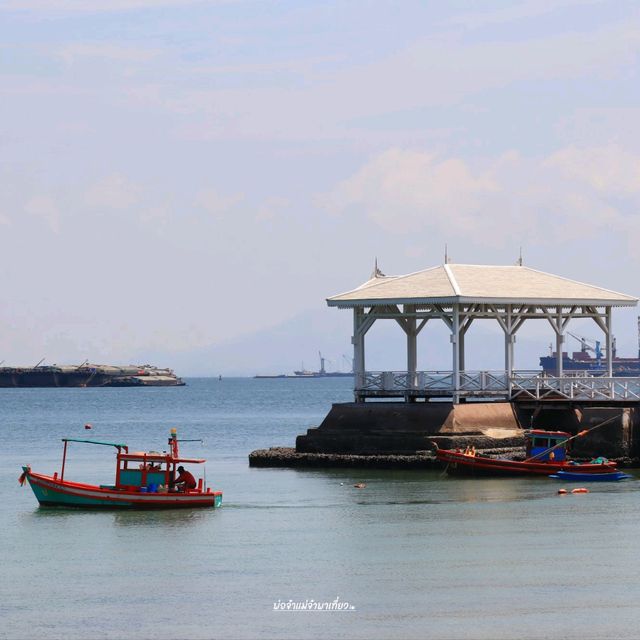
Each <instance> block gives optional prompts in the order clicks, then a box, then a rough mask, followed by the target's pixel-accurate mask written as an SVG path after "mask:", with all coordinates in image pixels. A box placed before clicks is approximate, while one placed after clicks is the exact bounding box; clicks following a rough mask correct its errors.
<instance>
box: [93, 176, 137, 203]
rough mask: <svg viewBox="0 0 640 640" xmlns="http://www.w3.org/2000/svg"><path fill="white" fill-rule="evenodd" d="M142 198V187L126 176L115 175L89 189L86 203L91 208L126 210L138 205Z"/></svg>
mask: <svg viewBox="0 0 640 640" xmlns="http://www.w3.org/2000/svg"><path fill="white" fill-rule="evenodd" d="M141 196H142V187H141V186H139V185H136V184H134V183H133V182H131V181H130V180H129V179H128V178H126V177H125V176H122V175H120V174H113V175H111V176H107V177H106V178H103V179H102V180H100V181H99V182H96V183H95V184H93V185H92V186H91V187H89V188H88V189H87V192H86V194H85V201H86V203H87V204H88V205H89V206H91V207H98V208H106V209H115V210H124V209H128V208H129V207H131V206H132V205H134V204H135V203H137V202H138V201H139V200H140V198H141Z"/></svg>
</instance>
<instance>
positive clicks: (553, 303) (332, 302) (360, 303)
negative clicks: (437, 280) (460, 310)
mask: <svg viewBox="0 0 640 640" xmlns="http://www.w3.org/2000/svg"><path fill="white" fill-rule="evenodd" d="M390 304H415V305H430V304H499V305H505V304H524V305H535V306H538V307H571V306H574V305H578V306H590V307H635V306H637V304H638V299H637V298H631V299H629V300H603V299H593V298H591V299H589V298H471V297H467V296H448V297H442V298H384V299H366V298H363V299H360V300H336V299H334V298H327V305H328V306H330V307H340V308H344V309H351V308H354V307H377V306H382V305H390Z"/></svg>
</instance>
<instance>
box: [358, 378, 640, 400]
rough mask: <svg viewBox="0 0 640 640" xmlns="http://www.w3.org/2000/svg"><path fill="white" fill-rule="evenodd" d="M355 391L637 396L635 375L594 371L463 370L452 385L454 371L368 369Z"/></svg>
mask: <svg viewBox="0 0 640 640" xmlns="http://www.w3.org/2000/svg"><path fill="white" fill-rule="evenodd" d="M355 392H356V395H358V396H361V397H365V396H380V397H385V396H399V395H403V394H407V395H411V394H416V395H425V396H434V397H435V396H441V397H442V396H447V395H451V396H460V397H474V396H475V397H496V396H503V397H505V398H514V399H534V400H544V399H548V400H551V399H567V400H634V401H640V378H639V377H608V376H604V375H602V372H598V371H595V372H594V371H567V372H564V373H563V375H562V376H560V377H557V376H552V375H549V374H547V373H543V372H540V371H514V372H512V374H511V376H509V375H508V372H506V371H462V372H460V374H459V384H458V386H457V388H455V385H454V374H453V372H452V371H416V372H407V371H367V372H365V374H364V375H357V376H356V388H355Z"/></svg>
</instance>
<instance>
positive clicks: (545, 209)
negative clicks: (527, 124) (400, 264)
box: [318, 147, 640, 244]
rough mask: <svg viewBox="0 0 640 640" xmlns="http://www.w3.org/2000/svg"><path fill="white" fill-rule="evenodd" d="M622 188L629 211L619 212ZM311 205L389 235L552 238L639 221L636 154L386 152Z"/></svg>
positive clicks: (614, 150) (585, 151)
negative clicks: (359, 219) (471, 158)
mask: <svg viewBox="0 0 640 640" xmlns="http://www.w3.org/2000/svg"><path fill="white" fill-rule="evenodd" d="M621 195H624V196H627V197H628V198H629V202H628V203H627V204H630V205H631V206H633V207H635V210H634V213H635V216H631V217H629V216H625V213H627V212H626V210H625V207H624V206H623V205H622V204H621V203H620V201H619V196H621ZM318 202H319V204H320V205H321V206H323V207H324V208H325V209H327V210H328V211H330V212H332V213H334V214H348V213H349V212H354V213H359V214H361V215H364V216H365V217H367V218H369V219H370V220H372V221H373V222H375V223H376V224H377V225H379V226H381V227H382V228H383V229H385V230H386V231H389V232H392V233H396V234H408V233H411V232H412V231H416V232H425V231H428V230H429V229H432V230H439V231H442V232H444V233H445V234H454V233H459V232H461V233H468V234H471V235H472V237H473V238H474V239H475V240H476V241H479V240H482V241H486V242H487V243H489V244H491V243H495V242H502V241H503V240H505V239H510V238H514V237H515V236H520V237H522V238H526V239H527V241H528V242H531V241H541V240H543V239H544V238H547V239H548V241H549V242H550V243H558V242H563V241H565V240H567V239H568V238H571V237H574V236H575V234H576V231H578V232H579V233H580V234H581V235H582V236H583V237H586V236H592V235H595V234H598V233H603V232H611V231H614V230H618V231H622V230H623V229H629V226H630V225H633V224H637V220H638V207H640V155H636V154H633V153H631V152H629V151H626V150H624V149H621V148H618V147H607V148H603V149H582V150H580V149H575V148H567V149H562V150H559V151H557V152H555V153H553V154H551V155H550V156H549V157H543V158H538V159H527V158H523V157H521V156H520V155H519V154H517V153H509V154H503V155H502V156H499V157H495V158H484V159H483V160H482V161H481V162H479V161H476V162H474V163H469V162H467V161H465V160H464V159H462V158H456V157H437V156H436V155H434V154H430V153H424V152H417V151H409V150H400V149H392V150H389V151H386V152H383V153H381V154H379V155H377V156H375V157H373V158H371V159H370V160H369V161H368V162H367V163H366V164H365V165H364V166H363V167H361V168H360V169H359V170H358V171H357V172H356V173H355V174H353V175H352V176H351V177H350V178H348V179H347V180H344V181H343V182H341V183H340V184H338V185H337V186H336V187H335V188H334V189H333V190H332V191H330V192H329V193H327V194H324V195H322V196H320V197H319V198H318ZM550 229H553V233H552V234H551V235H549V231H550Z"/></svg>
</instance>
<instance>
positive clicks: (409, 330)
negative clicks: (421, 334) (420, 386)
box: [405, 307, 418, 389]
mask: <svg viewBox="0 0 640 640" xmlns="http://www.w3.org/2000/svg"><path fill="white" fill-rule="evenodd" d="M405 311H408V312H415V308H407V307H405ZM405 322H406V324H405V331H406V334H407V373H408V374H409V381H410V387H411V388H412V389H413V388H415V386H416V382H417V381H416V371H417V370H418V326H417V325H418V321H417V320H416V318H415V316H414V317H407V318H405Z"/></svg>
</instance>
